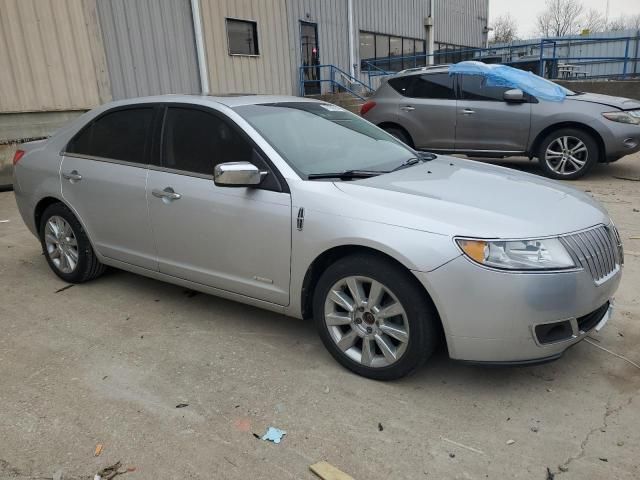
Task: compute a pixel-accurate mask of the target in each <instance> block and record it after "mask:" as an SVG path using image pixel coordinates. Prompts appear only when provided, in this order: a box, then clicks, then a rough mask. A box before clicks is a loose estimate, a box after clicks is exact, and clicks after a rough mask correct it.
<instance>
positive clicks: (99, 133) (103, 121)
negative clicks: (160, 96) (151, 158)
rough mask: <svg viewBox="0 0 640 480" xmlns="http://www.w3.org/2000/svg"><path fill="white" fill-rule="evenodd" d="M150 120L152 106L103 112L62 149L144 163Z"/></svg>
mask: <svg viewBox="0 0 640 480" xmlns="http://www.w3.org/2000/svg"><path fill="white" fill-rule="evenodd" d="M152 120H153V108H152V107H149V108H128V109H125V110H116V111H114V112H107V113H106V114H104V115H102V116H101V117H98V118H97V119H96V120H94V121H93V122H92V123H90V124H89V125H88V126H87V127H86V128H85V129H83V130H82V131H81V132H80V133H79V134H78V135H77V136H76V137H75V138H74V139H73V140H71V142H69V145H67V149H66V151H67V152H68V153H76V154H80V155H90V156H92V157H102V158H109V159H113V160H123V161H127V162H133V163H142V164H146V163H147V147H148V143H149V142H148V139H149V132H150V128H151V123H152Z"/></svg>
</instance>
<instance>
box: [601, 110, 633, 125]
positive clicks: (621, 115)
mask: <svg viewBox="0 0 640 480" xmlns="http://www.w3.org/2000/svg"><path fill="white" fill-rule="evenodd" d="M602 116H603V117H604V118H607V119H609V120H611V121H613V122H618V123H628V124H631V125H640V110H631V111H628V112H606V113H603V114H602Z"/></svg>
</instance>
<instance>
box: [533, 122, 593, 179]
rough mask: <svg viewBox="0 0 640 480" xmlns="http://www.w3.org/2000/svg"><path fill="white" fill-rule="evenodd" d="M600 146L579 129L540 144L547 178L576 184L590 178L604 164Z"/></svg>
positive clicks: (556, 133)
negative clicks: (588, 176) (580, 179)
mask: <svg viewBox="0 0 640 480" xmlns="http://www.w3.org/2000/svg"><path fill="white" fill-rule="evenodd" d="M599 157H600V149H599V148H598V143H597V142H596V140H595V139H594V138H593V136H592V135H590V134H589V133H587V132H585V131H583V130H580V129H577V128H561V129H559V130H556V131H554V132H551V133H550V134H549V135H547V136H546V137H545V138H544V139H543V140H542V142H541V143H540V148H539V149H538V161H539V162H540V166H541V167H542V170H543V171H544V174H545V175H546V176H547V177H551V178H555V179H557V180H576V179H578V178H580V177H582V176H584V175H585V174H587V173H588V172H589V171H590V170H591V169H592V168H593V166H594V165H595V164H596V163H598V161H599V160H600V158H599Z"/></svg>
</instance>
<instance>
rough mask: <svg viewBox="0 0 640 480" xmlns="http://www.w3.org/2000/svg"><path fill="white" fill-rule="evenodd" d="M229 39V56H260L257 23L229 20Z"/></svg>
mask: <svg viewBox="0 0 640 480" xmlns="http://www.w3.org/2000/svg"><path fill="white" fill-rule="evenodd" d="M227 39H228V41H229V55H260V51H259V50H258V24H257V23H256V22H251V21H247V20H235V19H232V18H227Z"/></svg>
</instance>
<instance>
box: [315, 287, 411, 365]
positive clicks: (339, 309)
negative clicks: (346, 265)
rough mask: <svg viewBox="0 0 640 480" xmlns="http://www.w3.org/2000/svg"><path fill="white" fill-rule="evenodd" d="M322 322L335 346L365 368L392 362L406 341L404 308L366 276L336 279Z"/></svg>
mask: <svg viewBox="0 0 640 480" xmlns="http://www.w3.org/2000/svg"><path fill="white" fill-rule="evenodd" d="M324 321H325V324H326V326H327V329H328V331H329V334H330V336H331V338H332V340H333V341H334V342H335V343H336V345H337V346H338V348H339V349H340V350H341V351H342V352H343V353H344V354H345V355H346V356H347V357H349V358H350V359H351V360H353V361H355V362H358V363H360V364H361V365H364V366H366V367H373V368H380V367H387V366H389V365H392V364H394V363H395V362H397V361H398V360H399V359H400V358H401V357H402V355H403V354H404V352H405V351H406V349H407V345H408V343H409V322H408V319H407V313H406V311H405V309H404V307H403V306H402V304H401V303H400V301H399V300H398V298H397V297H396V296H395V295H394V294H393V292H392V291H391V290H390V289H389V288H388V287H386V286H385V285H384V284H382V283H381V282H378V281H377V280H374V279H372V278H369V277H364V276H350V277H346V278H343V279H341V280H339V281H338V282H336V283H335V284H334V285H333V286H332V287H331V289H329V292H328V293H327V296H326V299H325V304H324Z"/></svg>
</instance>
